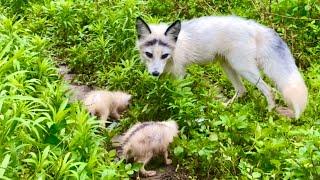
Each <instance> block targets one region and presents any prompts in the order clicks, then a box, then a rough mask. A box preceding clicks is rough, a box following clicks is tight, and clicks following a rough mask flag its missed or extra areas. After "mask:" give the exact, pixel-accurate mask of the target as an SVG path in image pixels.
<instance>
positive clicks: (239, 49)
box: [136, 16, 308, 119]
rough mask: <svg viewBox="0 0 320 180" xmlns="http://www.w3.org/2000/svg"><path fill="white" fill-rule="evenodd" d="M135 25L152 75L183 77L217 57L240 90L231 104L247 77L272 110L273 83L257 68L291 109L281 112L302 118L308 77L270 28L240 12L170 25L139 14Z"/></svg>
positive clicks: (139, 43)
mask: <svg viewBox="0 0 320 180" xmlns="http://www.w3.org/2000/svg"><path fill="white" fill-rule="evenodd" d="M136 29H137V34H138V40H137V47H138V49H139V51H140V56H141V59H142V60H143V61H144V62H145V64H146V66H147V68H148V71H149V73H150V74H152V75H154V76H159V75H160V74H162V73H163V72H168V73H172V74H173V75H175V76H177V77H183V76H184V75H185V68H186V66H188V65H190V64H192V63H196V64H205V63H208V62H212V61H214V59H218V61H219V62H220V64H221V66H222V68H223V70H224V71H225V73H226V75H227V76H228V78H229V79H230V81H231V83H232V85H233V86H234V88H235V90H236V94H235V95H234V96H233V98H232V99H231V100H229V102H228V104H229V103H231V102H233V101H234V99H236V98H237V97H241V96H242V95H244V94H245V92H246V89H245V87H244V85H243V84H242V82H241V78H244V79H246V80H248V81H249V82H250V83H252V84H253V85H255V86H257V88H258V89H259V90H260V91H261V92H262V93H263V94H264V96H265V97H266V98H267V102H268V110H269V111H271V110H272V109H273V108H274V107H275V106H276V104H275V101H274V97H273V94H272V92H271V88H270V86H268V85H267V84H266V83H265V81H264V80H263V79H262V78H261V75H260V72H259V70H263V71H264V73H265V74H266V75H267V76H268V77H270V78H271V79H272V80H273V81H274V82H275V84H276V85H277V87H278V89H279V90H280V92H281V93H282V95H283V96H284V99H285V101H286V102H287V104H288V105H289V107H290V108H291V110H289V109H287V108H285V109H283V108H278V111H279V112H280V113H281V111H283V110H285V111H287V112H286V113H287V115H288V116H294V117H295V118H296V119H298V118H299V117H300V116H301V114H302V112H303V111H304V110H305V107H306V105H307V99H308V91H307V88H306V85H305V83H304V80H303V78H302V77H301V75H300V73H299V71H298V68H297V66H296V64H295V62H294V58H293V56H292V54H291V52H290V50H289V48H288V46H287V44H286V43H285V42H284V41H283V40H282V39H281V38H280V37H279V35H278V34H277V33H276V32H275V31H274V30H272V29H270V28H267V27H265V26H263V25H260V24H258V23H256V22H254V21H252V20H246V19H243V18H240V17H236V16H220V17H219V16H217V17H215V16H208V17H201V18H197V19H193V20H189V21H184V22H182V23H181V22H180V21H179V20H177V21H175V22H174V23H173V24H171V25H170V26H168V25H166V24H157V25H150V26H149V25H148V24H147V23H145V21H143V20H142V19H141V18H140V17H138V18H137V20H136ZM281 109H282V110H281ZM292 110H293V111H294V112H292ZM285 111H283V112H282V113H285ZM288 112H289V114H288Z"/></svg>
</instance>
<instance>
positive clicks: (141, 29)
mask: <svg viewBox="0 0 320 180" xmlns="http://www.w3.org/2000/svg"><path fill="white" fill-rule="evenodd" d="M136 29H137V34H138V39H141V38H143V37H145V36H147V35H149V34H151V30H150V28H149V26H148V24H147V23H146V22H145V21H144V20H143V19H142V18H141V17H137V19H136Z"/></svg>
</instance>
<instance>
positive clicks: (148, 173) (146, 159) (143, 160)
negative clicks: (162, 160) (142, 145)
mask: <svg viewBox="0 0 320 180" xmlns="http://www.w3.org/2000/svg"><path fill="white" fill-rule="evenodd" d="M151 158H152V153H147V154H146V156H145V157H143V158H139V160H138V162H139V163H143V165H142V167H141V169H140V172H141V174H143V175H144V176H147V177H150V176H155V175H156V174H157V172H156V171H147V170H145V168H144V166H145V165H146V164H147V163H148V162H149V161H150V159H151Z"/></svg>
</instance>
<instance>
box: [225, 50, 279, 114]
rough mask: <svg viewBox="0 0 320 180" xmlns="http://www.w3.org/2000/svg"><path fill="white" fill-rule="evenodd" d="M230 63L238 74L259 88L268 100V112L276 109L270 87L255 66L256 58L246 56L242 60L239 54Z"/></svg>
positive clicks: (230, 59)
mask: <svg viewBox="0 0 320 180" xmlns="http://www.w3.org/2000/svg"><path fill="white" fill-rule="evenodd" d="M229 63H230V65H231V66H232V68H233V69H234V70H235V71H236V72H237V73H238V74H240V75H241V76H242V77H243V78H245V79H246V80H248V81H249V82H250V83H252V84H253V85H255V86H257V88H258V89H259V90H260V91H261V92H262V93H263V95H264V96H265V97H266V98H267V102H268V110H269V111H271V110H272V109H273V108H274V107H275V105H276V103H275V101H274V98H273V95H272V93H271V88H270V86H268V85H267V84H266V83H265V82H264V81H263V79H262V78H261V76H260V72H259V69H258V67H257V65H256V64H255V63H256V62H255V60H254V58H252V59H250V57H249V58H248V57H246V56H243V57H242V58H241V53H238V54H235V56H233V57H231V58H229Z"/></svg>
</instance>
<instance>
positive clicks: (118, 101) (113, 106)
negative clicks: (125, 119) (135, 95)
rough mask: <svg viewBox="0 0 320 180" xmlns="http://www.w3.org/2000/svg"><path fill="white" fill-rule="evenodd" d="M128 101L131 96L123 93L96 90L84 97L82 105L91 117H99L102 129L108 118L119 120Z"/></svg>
mask: <svg viewBox="0 0 320 180" xmlns="http://www.w3.org/2000/svg"><path fill="white" fill-rule="evenodd" d="M130 100H131V95H130V94H128V93H125V92H121V91H114V92H112V91H106V90H96V91H91V92H89V93H88V94H87V95H86V97H85V99H84V104H85V106H86V107H87V109H88V110H89V112H90V114H91V115H96V116H99V117H100V119H101V126H103V127H104V125H105V123H106V121H107V120H108V118H109V116H110V117H112V118H114V119H116V120H118V119H120V114H121V113H122V112H123V111H124V110H126V109H127V108H128V106H129V104H130Z"/></svg>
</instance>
